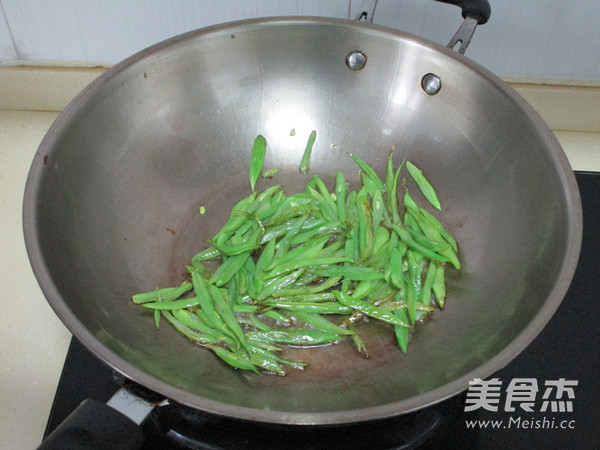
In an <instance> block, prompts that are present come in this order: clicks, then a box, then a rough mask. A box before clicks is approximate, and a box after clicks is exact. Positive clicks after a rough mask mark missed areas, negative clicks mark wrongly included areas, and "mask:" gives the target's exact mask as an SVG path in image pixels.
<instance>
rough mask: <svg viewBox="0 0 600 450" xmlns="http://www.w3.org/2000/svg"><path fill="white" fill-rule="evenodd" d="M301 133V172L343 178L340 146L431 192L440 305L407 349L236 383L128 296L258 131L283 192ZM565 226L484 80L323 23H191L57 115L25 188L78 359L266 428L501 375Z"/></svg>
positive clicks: (559, 183)
mask: <svg viewBox="0 0 600 450" xmlns="http://www.w3.org/2000/svg"><path fill="white" fill-rule="evenodd" d="M354 52H361V54H362V55H364V57H365V58H366V59H365V61H366V64H364V67H362V68H361V66H362V64H359V65H358V66H357V65H354V66H353V61H355V60H356V59H357V58H356V56H359V58H358V60H359V62H360V55H358V54H356V53H354ZM351 54H353V55H354V58H353V57H351V58H350V59H349V60H348V58H347V57H348V56H349V55H351ZM363 62H364V61H363ZM428 74H432V75H433V76H435V77H432V76H429V77H426V78H425V82H424V81H423V80H424V77H425V76H426V75H428ZM436 81H439V82H441V89H439V91H438V92H437V93H434V92H435V89H433V90H431V89H430V87H431V84H432V83H433V85H434V87H436V86H435V85H436ZM437 84H438V85H439V84H440V83H437ZM423 85H425V87H427V88H428V89H427V90H426V89H424V87H423ZM428 91H429V92H428ZM292 129H294V130H295V135H294V136H292V135H291V133H290V131H291V130H292ZM312 129H316V130H318V138H317V141H316V143H315V146H314V150H313V154H312V159H311V171H310V174H309V175H308V176H310V175H311V174H317V175H320V176H322V177H323V178H324V179H325V181H326V182H328V183H332V182H333V180H334V175H335V172H336V171H338V170H342V171H344V172H345V174H346V176H347V178H348V179H350V181H351V182H357V181H358V179H359V178H358V171H357V169H356V166H355V165H354V163H353V162H352V161H351V160H350V159H349V158H348V156H347V153H355V154H357V155H358V156H360V158H362V159H364V160H365V161H366V162H368V163H369V164H370V165H372V166H373V167H374V168H375V169H377V170H379V171H380V172H383V171H384V170H385V163H386V160H387V155H388V152H389V151H390V150H391V149H395V152H396V156H397V161H399V160H401V159H402V158H407V159H409V160H411V161H413V162H415V163H416V164H418V165H419V166H420V167H421V168H422V169H423V171H424V172H425V174H426V176H427V177H428V178H429V180H430V181H431V182H432V184H433V185H434V186H436V188H437V190H438V193H439V196H440V199H441V201H442V204H443V207H444V209H443V212H442V214H441V220H442V222H443V223H444V224H445V225H447V227H448V228H449V230H450V231H451V232H452V233H454V235H455V236H456V237H457V240H458V242H459V246H460V258H461V260H462V263H463V270H462V271H461V272H460V274H459V275H457V276H455V277H453V278H452V279H450V280H449V287H448V294H449V298H448V300H447V307H446V309H445V310H444V311H443V312H439V313H435V314H433V316H432V317H431V319H430V320H429V321H428V323H427V324H426V325H425V326H422V327H419V328H418V330H417V332H416V333H415V335H414V336H413V339H412V342H411V344H410V346H409V351H408V354H407V355H403V354H402V353H401V352H400V351H399V350H398V349H397V347H396V346H395V343H394V342H393V335H391V334H389V335H388V334H384V333H379V332H378V330H374V331H373V333H371V334H370V336H369V338H368V340H369V342H367V344H368V345H369V346H370V348H372V349H373V350H372V352H371V353H372V358H371V359H368V360H365V359H363V358H361V357H360V356H358V355H356V354H355V352H354V351H353V350H352V348H351V347H350V345H349V344H348V345H347V346H346V345H343V344H341V345H338V346H334V347H329V348H320V349H317V350H316V351H308V353H306V355H308V356H305V358H304V359H305V360H308V361H309V363H310V365H309V367H308V369H306V370H305V371H304V372H303V373H299V374H291V375H288V376H286V377H277V376H258V375H254V374H251V375H248V374H244V373H242V371H236V370H233V369H231V368H230V367H228V366H226V365H225V364H222V363H221V362H220V361H219V360H218V359H217V358H216V357H215V356H214V355H213V354H212V352H210V351H207V350H205V349H203V348H201V347H199V346H196V345H194V344H192V343H191V342H190V341H188V340H186V339H185V338H184V337H182V336H180V335H179V334H177V333H176V332H175V331H173V330H172V329H171V328H170V327H168V326H163V327H161V330H160V331H158V332H157V331H156V330H155V329H154V326H153V323H152V319H151V315H149V314H148V312H147V311H146V310H145V309H144V308H140V307H136V306H134V305H133V304H132V303H131V301H130V297H131V295H132V294H134V293H137V292H140V291H145V290H152V289H154V288H155V287H157V286H167V285H173V284H175V283H179V282H180V281H181V280H182V274H183V272H184V269H183V265H184V264H186V263H188V262H189V259H190V258H191V256H192V255H193V254H195V253H196V252H197V251H199V250H201V249H203V248H205V247H206V246H207V244H206V242H205V241H206V239H208V238H210V237H211V236H212V235H213V234H214V233H215V231H216V230H217V229H218V228H219V227H220V226H221V225H222V224H223V223H224V221H225V219H226V217H227V215H228V212H229V210H230V209H231V207H232V206H233V204H234V203H235V202H236V201H237V200H238V199H239V198H241V196H246V195H247V194H248V189H249V188H248V181H247V167H248V161H249V154H250V148H251V144H252V141H253V139H254V137H255V136H256V135H258V134H263V135H264V136H265V137H266V138H267V141H268V145H269V148H268V151H267V157H266V161H265V167H266V168H279V169H281V171H280V172H279V174H278V175H276V177H275V179H273V180H272V181H271V183H282V184H283V185H284V186H285V188H286V190H288V191H289V192H293V191H294V190H298V189H301V188H302V187H303V186H304V185H305V183H306V181H307V180H308V179H309V178H308V176H306V175H301V174H300V173H299V171H298V167H299V161H300V157H301V155H302V151H303V149H304V146H305V144H306V138H307V137H308V133H309V132H310V130H312ZM262 183H263V184H262V187H265V186H267V183H266V182H264V181H263V182H262ZM200 206H204V207H205V209H206V214H204V215H200V214H199V213H198V208H199V207H200ZM581 224H582V221H581V210H580V201H579V196H578V191H577V187H576V184H575V179H574V176H573V174H572V172H571V169H570V167H569V164H568V162H567V159H566V158H565V155H564V153H563V151H562V149H561V147H560V145H559V144H558V142H557V140H556V139H555V137H554V136H553V134H552V133H551V131H550V130H549V128H548V127H547V126H546V124H545V123H544V122H543V121H542V120H541V119H540V117H539V116H538V115H537V114H536V112H535V111H534V110H533V109H532V108H531V107H530V106H529V105H528V104H527V103H526V102H525V101H524V100H523V99H522V98H521V97H519V95H517V94H516V93H515V92H514V91H513V90H512V89H511V88H510V87H509V86H507V85H506V84H505V83H504V82H503V81H501V80H500V79H499V78H497V77H496V76H494V75H493V74H492V73H490V72H489V71H487V70H485V69H484V68H482V67H480V66H478V65H477V64H475V63H474V62H472V61H470V60H469V59H467V58H465V57H464V56H462V55H460V54H459V53H457V52H455V51H453V50H451V49H448V48H445V47H442V46H440V45H437V44H435V43H432V42H429V41H427V40H425V39H421V38H419V37H415V36H413V35H409V34H406V33H403V32H401V31H396V30H391V29H388V28H383V27H380V26H375V25H372V24H369V23H360V22H356V21H355V22H352V21H346V20H336V19H324V18H297V17H296V18H274V19H264V20H250V21H243V22H237V23H232V24H226V25H220V26H214V27H210V28H205V29H201V30H198V31H194V32H191V33H188V34H185V35H182V36H178V37H175V38H173V39H170V40H168V41H165V42H163V43H160V44H158V45H156V46H153V47H151V48H149V49H147V50H144V51H142V52H141V53H138V54H136V55H134V56H133V57H131V58H129V59H127V60H126V61H124V62H122V63H120V64H118V65H117V66H115V67H114V68H112V69H111V70H109V71H108V72H107V73H105V74H104V75H103V76H101V77H100V78H99V79H97V80H96V81H95V82H93V83H92V84H91V85H90V86H89V87H87V88H86V89H85V90H84V91H83V92H82V93H81V94H80V95H79V96H78V97H77V98H76V99H75V100H74V101H73V102H72V103H71V104H70V105H69V106H68V107H67V108H66V110H65V111H64V112H63V113H62V114H61V115H60V116H59V118H58V119H57V120H56V122H55V123H54V125H53V126H52V128H51V129H50V131H49V132H48V134H47V136H46V137H45V139H44V140H43V142H42V144H41V145H40V148H39V151H38V153H37V154H36V156H35V159H34V161H33V164H32V167H31V171H30V174H29V178H28V181H27V187H26V192H25V198H24V229H25V238H26V243H27V249H28V252H29V256H30V259H31V264H32V266H33V269H34V272H35V274H36V276H37V278H38V280H39V283H40V285H41V287H42V289H43V291H44V294H45V295H46V297H47V298H48V301H49V302H50V304H51V305H52V307H53V308H54V310H55V311H56V313H57V314H58V316H59V317H60V318H61V319H62V320H63V322H64V323H65V324H66V326H67V327H68V328H69V329H70V330H71V331H72V332H73V334H74V335H75V336H76V337H77V338H78V339H79V340H80V341H81V342H82V343H83V344H84V345H85V346H87V347H88V348H89V349H90V350H91V351H92V352H93V353H94V354H95V355H96V356H98V357H99V358H100V359H102V360H103V361H105V362H106V363H108V364H109V365H110V366H112V367H114V368H115V369H116V370H117V371H119V372H122V373H123V374H125V375H126V376H127V377H128V378H130V379H132V380H134V381H136V382H138V383H140V384H142V385H144V386H146V387H148V388H150V389H152V390H154V391H157V392H159V393H160V394H162V395H164V396H166V397H168V398H170V399H173V400H175V401H177V402H180V403H183V404H185V405H189V406H191V407H194V408H198V409H201V410H205V411H209V412H213V413H217V414H222V415H226V416H232V417H237V418H243V419H249V420H254V421H264V422H272V423H285V424H341V423H348V422H356V421H363V420H368V419H376V418H380V417H384V416H391V415H396V414H401V413H405V412H408V411H411V410H415V409H418V408H421V407H424V406H426V405H429V404H432V403H435V402H438V401H440V400H442V399H444V398H447V397H449V396H452V395H453V394H455V393H457V392H459V391H462V390H464V389H466V388H467V387H468V382H469V380H472V379H473V378H484V377H486V376H489V375H490V374H492V373H493V372H494V371H496V370H497V369H499V368H501V367H503V366H504V365H505V364H507V363H508V362H509V361H510V360H511V359H512V358H514V357H515V356H516V355H517V354H518V353H519V352H520V351H521V350H522V349H523V348H524V347H525V346H527V344H528V343H529V342H530V341H531V340H532V339H533V338H534V337H535V336H536V335H537V334H538V333H539V332H540V330H541V329H542V328H543V327H544V325H545V324H546V322H547V321H548V320H549V319H550V317H551V316H552V314H553V313H554V311H555V310H556V308H557V307H558V305H559V303H560V302H561V300H562V298H563V295H564V294H565V292H566V290H567V288H568V286H569V283H570V281H571V277H572V275H573V272H574V269H575V266H576V263H577V258H578V253H579V247H580V241H581V226H582V225H581ZM562 338H568V337H562Z"/></svg>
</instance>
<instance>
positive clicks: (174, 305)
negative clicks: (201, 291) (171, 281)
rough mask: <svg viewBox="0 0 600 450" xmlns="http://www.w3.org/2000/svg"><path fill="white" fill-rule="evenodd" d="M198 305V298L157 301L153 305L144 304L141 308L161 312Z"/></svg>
mask: <svg viewBox="0 0 600 450" xmlns="http://www.w3.org/2000/svg"><path fill="white" fill-rule="evenodd" d="M199 304H200V299H199V298H198V297H192V298H183V299H181V300H174V301H172V302H165V301H162V300H161V301H157V302H154V303H144V304H143V305H142V306H144V307H145V308H149V309H157V310H163V311H173V310H174V309H183V308H192V307H194V306H198V305H199Z"/></svg>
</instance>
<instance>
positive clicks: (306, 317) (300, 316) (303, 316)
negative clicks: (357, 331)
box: [288, 311, 353, 334]
mask: <svg viewBox="0 0 600 450" xmlns="http://www.w3.org/2000/svg"><path fill="white" fill-rule="evenodd" d="M288 316H289V317H290V318H291V319H292V320H295V321H297V322H298V321H299V322H304V323H305V324H307V325H309V326H311V327H313V328H315V329H317V330H319V331H326V332H329V333H334V334H353V332H352V331H351V330H349V329H347V328H342V327H340V326H338V325H336V324H334V323H332V322H330V321H329V320H327V319H326V318H325V317H323V316H322V315H320V314H315V313H305V312H300V311H293V312H290V313H288Z"/></svg>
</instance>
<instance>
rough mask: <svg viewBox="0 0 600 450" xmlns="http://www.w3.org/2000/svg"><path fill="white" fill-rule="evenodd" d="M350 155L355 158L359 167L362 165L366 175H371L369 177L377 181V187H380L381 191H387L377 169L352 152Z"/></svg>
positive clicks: (361, 167)
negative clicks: (376, 171)
mask: <svg viewBox="0 0 600 450" xmlns="http://www.w3.org/2000/svg"><path fill="white" fill-rule="evenodd" d="M349 156H350V158H352V159H353V160H354V162H355V163H356V164H357V165H358V167H360V169H361V170H362V171H363V172H364V173H365V175H366V176H367V177H369V179H370V180H371V181H373V183H375V186H376V187H377V189H379V190H380V191H385V186H384V185H383V183H382V182H381V179H380V178H379V176H378V175H377V173H375V171H374V170H373V169H372V168H371V167H369V165H368V164H367V163H365V162H364V161H363V160H362V159H360V158H359V157H358V156H356V155H353V154H350V155H349Z"/></svg>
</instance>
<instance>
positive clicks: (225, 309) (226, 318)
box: [208, 285, 246, 346]
mask: <svg viewBox="0 0 600 450" xmlns="http://www.w3.org/2000/svg"><path fill="white" fill-rule="evenodd" d="M208 292H209V294H210V296H211V297H212V299H213V303H214V305H215V309H216V310H217V312H218V313H219V316H221V319H223V322H225V325H227V326H228V327H229V329H230V330H231V331H232V333H233V334H234V335H235V337H236V338H237V340H238V341H239V343H240V344H241V345H242V346H244V344H245V343H246V337H245V335H244V332H243V331H242V328H241V327H240V324H239V323H238V322H237V320H236V318H235V316H234V315H233V311H232V310H231V308H230V307H229V305H228V304H227V302H226V301H225V297H223V292H222V290H221V289H219V288H218V287H216V286H214V285H210V286H208Z"/></svg>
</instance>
